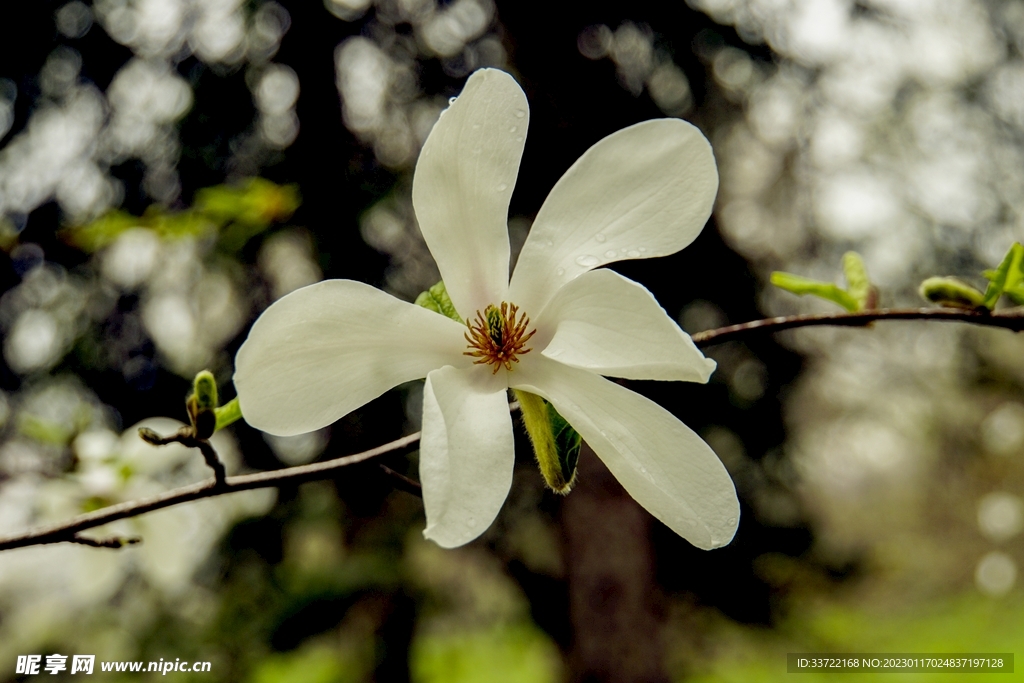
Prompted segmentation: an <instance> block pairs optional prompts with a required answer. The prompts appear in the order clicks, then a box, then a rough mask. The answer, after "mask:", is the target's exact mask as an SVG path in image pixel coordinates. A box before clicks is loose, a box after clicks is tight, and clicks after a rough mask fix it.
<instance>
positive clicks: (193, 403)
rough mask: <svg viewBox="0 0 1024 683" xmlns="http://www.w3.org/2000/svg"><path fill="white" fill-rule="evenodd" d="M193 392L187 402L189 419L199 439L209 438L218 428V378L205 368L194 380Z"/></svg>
mask: <svg viewBox="0 0 1024 683" xmlns="http://www.w3.org/2000/svg"><path fill="white" fill-rule="evenodd" d="M192 388H193V392H192V395H191V396H189V397H188V400H187V401H186V402H185V408H186V409H187V410H188V417H189V421H191V422H192V429H193V430H194V431H195V436H196V438H197V439H209V438H210V437H211V436H213V432H214V431H216V429H217V415H216V413H215V412H214V411H215V410H216V409H217V380H216V379H214V377H213V373H212V372H210V371H209V370H203V371H201V372H200V373H199V374H197V375H196V378H195V380H193V382H192Z"/></svg>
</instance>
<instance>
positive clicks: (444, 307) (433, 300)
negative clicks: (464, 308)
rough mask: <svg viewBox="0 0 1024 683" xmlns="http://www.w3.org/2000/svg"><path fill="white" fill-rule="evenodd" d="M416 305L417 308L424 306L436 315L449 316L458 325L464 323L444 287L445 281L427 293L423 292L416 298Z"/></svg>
mask: <svg viewBox="0 0 1024 683" xmlns="http://www.w3.org/2000/svg"><path fill="white" fill-rule="evenodd" d="M415 303H416V305H417V306H422V307H423V308H426V309H429V310H431V311H433V312H434V313H440V314H441V315H443V316H447V317H449V318H451V319H452V320H454V321H455V322H457V323H462V322H463V320H462V318H460V317H459V313H458V311H456V310H455V304H453V303H452V300H451V298H449V296H448V290H447V289H446V288H445V286H444V281H441V282H438V283H437V284H436V285H434V286H433V287H431V288H430V289H428V290H427V291H425V292H421V293H420V295H419V296H418V297H416V302H415Z"/></svg>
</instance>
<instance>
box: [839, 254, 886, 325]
mask: <svg viewBox="0 0 1024 683" xmlns="http://www.w3.org/2000/svg"><path fill="white" fill-rule="evenodd" d="M843 275H845V276H846V291H847V293H848V294H849V295H850V296H852V297H853V299H854V301H856V302H857V308H856V310H858V311H864V310H869V309H872V308H875V307H876V305H877V304H878V289H877V288H876V287H875V286H874V285H872V284H871V280H870V279H869V278H868V269H867V268H866V267H865V266H864V259H862V258H861V257H860V254H858V253H857V252H855V251H848V252H846V253H845V254H843Z"/></svg>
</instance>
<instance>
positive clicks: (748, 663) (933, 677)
mask: <svg viewBox="0 0 1024 683" xmlns="http://www.w3.org/2000/svg"><path fill="white" fill-rule="evenodd" d="M850 597H852V596H847V597H846V598H840V599H838V600H836V601H835V602H832V603H822V602H821V601H815V600H803V601H800V602H799V603H798V604H797V605H795V606H794V609H793V611H792V612H791V613H790V615H789V616H788V617H787V618H786V619H785V620H784V621H783V622H781V623H780V624H778V626H777V627H776V628H775V629H774V630H773V631H765V630H760V631H759V630H752V629H745V628H742V627H737V626H735V625H731V624H719V627H720V628H721V629H722V630H721V631H720V639H718V640H717V642H716V643H715V644H714V646H713V647H712V649H711V651H710V652H709V655H710V656H708V657H707V658H706V659H705V660H704V661H703V662H701V663H700V664H698V665H696V666H694V667H693V670H692V674H693V675H691V676H688V677H686V679H685V680H688V681H699V682H701V683H704V682H708V683H710V682H711V681H715V682H718V683H741V682H742V683H760V682H762V681H765V682H767V681H788V680H791V679H792V677H793V676H794V675H796V674H789V673H786V653H787V652H836V653H840V652H846V653H995V652H1014V651H1015V650H1017V651H1018V656H1019V647H1020V643H1021V642H1024V603H1022V601H1021V599H1020V596H1015V597H1014V598H1012V599H1010V600H1005V601H993V600H989V599H986V598H983V597H980V596H978V595H977V594H962V595H953V596H948V597H944V598H941V599H937V600H934V601H932V602H931V603H930V604H928V605H926V606H925V605H917V606H902V605H898V604H891V603H890V604H889V605H888V606H885V605H879V604H876V603H874V601H870V602H867V603H864V602H861V601H859V600H856V599H850ZM884 675H885V677H886V678H890V677H891V678H892V679H893V680H899V681H915V682H916V681H921V682H922V683H923V682H925V681H934V682H936V683H947V682H949V683H952V682H954V681H962V680H965V678H970V679H971V680H974V679H979V680H990V679H991V680H1004V681H1020V680H1024V672H1022V671H1021V670H1020V664H1019V662H1015V664H1014V673H1013V674H965V673H963V672H953V671H951V672H948V673H888V674H884ZM878 676H879V674H877V673H872V674H860V673H831V674H829V673H822V672H812V673H801V674H799V677H800V680H801V681H803V680H806V681H808V682H813V683H817V682H818V681H876V680H878Z"/></svg>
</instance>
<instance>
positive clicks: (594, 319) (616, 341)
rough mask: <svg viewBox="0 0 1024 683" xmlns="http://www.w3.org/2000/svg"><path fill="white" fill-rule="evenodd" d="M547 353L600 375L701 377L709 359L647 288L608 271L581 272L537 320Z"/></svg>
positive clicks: (692, 379) (708, 373)
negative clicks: (544, 334) (545, 337)
mask: <svg viewBox="0 0 1024 683" xmlns="http://www.w3.org/2000/svg"><path fill="white" fill-rule="evenodd" d="M537 329H538V330H541V331H543V332H544V333H547V335H553V336H552V337H551V341H550V342H548V343H547V345H546V346H544V344H545V342H546V341H547V340H546V339H544V338H543V337H540V334H541V333H538V339H537V341H536V344H537V346H538V347H543V348H544V351H543V352H542V353H543V354H544V355H545V356H547V357H548V358H551V359H553V360H557V361H559V362H561V363H565V364H566V365H571V366H573V367H575V368H584V369H587V370H591V371H592V372H596V373H598V374H600V375H609V376H611V377H625V378H627V379H661V380H682V381H687V382H707V381H708V378H709V377H710V376H711V373H712V372H713V371H714V369H715V361H713V360H711V359H710V358H705V357H704V354H702V353H701V352H700V351H699V350H698V349H697V347H696V346H695V345H694V343H693V340H691V339H690V336H689V335H688V334H686V333H685V332H683V331H682V330H681V329H679V326H678V325H676V323H675V322H674V321H673V320H672V319H671V318H669V317H668V314H667V313H665V309H663V308H662V307H661V306H660V305H659V304H658V302H657V301H656V300H655V298H654V295H652V294H651V293H650V292H649V291H647V289H646V288H645V287H643V286H641V285H639V284H637V283H635V282H633V281H632V280H629V279H627V278H624V277H622V276H621V275H619V274H618V273H615V272H613V271H610V270H605V269H601V270H594V271H591V272H589V273H584V274H583V275H581V276H580V277H578V278H576V279H575V280H573V281H572V282H570V283H568V284H567V285H565V286H564V287H562V288H561V289H560V290H558V293H556V294H555V297H554V298H553V299H552V300H551V302H550V303H548V305H547V306H546V307H545V308H544V312H543V313H542V314H541V315H540V317H539V318H538V320H537Z"/></svg>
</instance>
